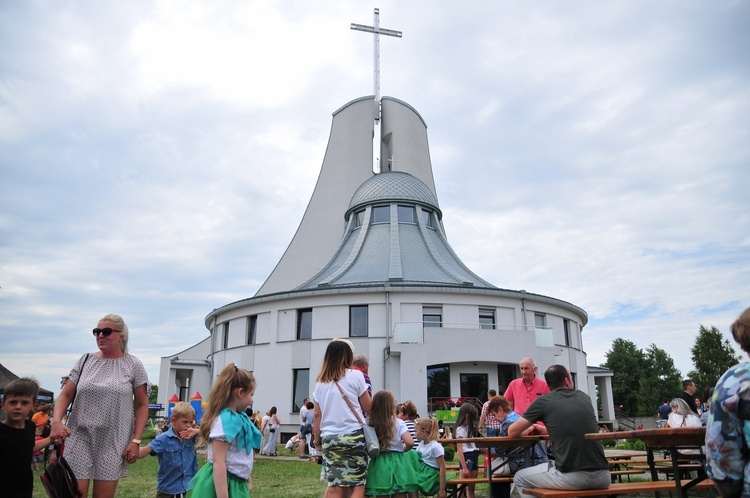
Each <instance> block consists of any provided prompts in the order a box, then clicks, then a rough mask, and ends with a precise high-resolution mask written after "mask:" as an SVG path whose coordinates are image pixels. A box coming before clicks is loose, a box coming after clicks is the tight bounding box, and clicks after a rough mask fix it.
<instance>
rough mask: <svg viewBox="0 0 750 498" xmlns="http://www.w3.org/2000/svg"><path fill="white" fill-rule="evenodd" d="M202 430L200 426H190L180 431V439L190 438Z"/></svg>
mask: <svg viewBox="0 0 750 498" xmlns="http://www.w3.org/2000/svg"><path fill="white" fill-rule="evenodd" d="M199 432H200V427H189V428H187V429H185V430H184V431H182V432H180V439H190V438H192V437H195V436H196V435H197V434H198V433H199Z"/></svg>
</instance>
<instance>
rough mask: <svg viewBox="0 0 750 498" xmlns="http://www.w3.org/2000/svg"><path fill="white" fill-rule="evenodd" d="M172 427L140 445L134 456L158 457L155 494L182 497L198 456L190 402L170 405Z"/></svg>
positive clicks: (193, 416)
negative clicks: (147, 442) (144, 444)
mask: <svg viewBox="0 0 750 498" xmlns="http://www.w3.org/2000/svg"><path fill="white" fill-rule="evenodd" d="M171 420H172V427H170V428H169V430H167V431H166V432H164V433H162V434H160V435H159V436H158V437H157V438H156V439H154V440H153V441H151V442H150V443H149V444H148V446H143V447H141V449H140V451H139V453H138V458H143V457H145V456H146V455H154V456H156V457H158V458H159V470H158V472H157V474H156V497H157V498H167V497H169V498H172V497H174V496H184V494H186V493H187V486H188V484H189V483H190V480H191V479H192V478H193V476H194V475H195V474H196V473H197V472H198V457H197V456H196V453H195V442H196V437H195V436H196V435H197V434H198V430H199V429H198V426H196V425H195V409H194V408H193V407H192V406H190V403H186V402H184V401H181V402H179V403H177V404H176V405H174V408H172V416H171Z"/></svg>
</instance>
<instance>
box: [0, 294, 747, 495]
mask: <svg viewBox="0 0 750 498" xmlns="http://www.w3.org/2000/svg"><path fill="white" fill-rule="evenodd" d="M731 331H732V334H733V336H734V338H735V340H736V341H737V342H738V343H739V344H740V346H741V347H742V349H743V350H744V351H745V352H746V353H750V308H748V309H747V310H745V311H744V312H743V313H742V314H741V315H740V317H739V318H738V319H737V320H736V321H735V323H733V324H732V327H731ZM93 335H94V336H95V338H96V345H97V348H98V351H97V352H96V353H89V354H85V355H83V356H81V357H80V358H79V360H78V361H77V362H76V363H75V365H74V366H73V369H72V370H71V372H70V374H69V375H68V376H67V377H66V378H65V379H64V381H63V388H62V391H61V393H60V395H59V397H58V399H57V403H55V405H54V408H51V407H50V406H49V405H44V404H41V405H37V404H36V398H37V394H38V391H39V384H38V382H36V381H35V380H34V379H32V378H22V379H17V380H14V381H11V382H10V383H8V384H7V385H6V387H5V392H4V399H3V406H2V409H3V411H4V412H5V415H6V417H5V420H3V422H2V423H1V424H0V480H2V482H3V483H4V486H5V487H4V492H6V491H7V492H8V493H10V494H9V496H17V497H20V498H28V497H31V496H32V491H33V471H37V470H40V465H41V466H43V465H44V463H45V453H44V452H45V451H47V450H48V449H49V448H51V447H52V448H54V447H55V446H57V447H58V448H60V451H62V449H63V448H64V449H65V458H66V459H67V460H68V462H69V464H70V466H71V468H72V470H73V472H74V473H75V475H76V477H77V478H78V483H79V487H80V490H81V492H82V494H83V496H88V493H89V489H91V490H92V493H93V496H94V497H96V498H111V497H114V496H115V494H116V490H117V485H118V482H119V480H120V479H121V478H122V477H125V476H127V467H128V465H129V464H132V463H134V462H135V461H137V460H138V459H140V458H144V457H146V456H148V455H153V456H156V457H158V459H159V469H158V473H157V490H156V491H157V497H158V498H164V497H175V496H180V497H184V496H187V497H196V498H197V497H201V498H202V497H217V498H226V497H232V498H243V497H247V498H249V497H250V494H251V493H252V489H253V482H252V477H251V475H252V470H253V465H254V459H255V454H256V452H259V453H260V454H262V455H268V456H272V457H273V456H276V455H277V453H276V451H277V450H276V448H277V446H278V436H279V434H280V428H281V420H280V419H279V417H278V416H277V408H276V407H275V406H273V407H271V408H270V409H269V410H268V411H267V412H266V415H265V416H263V417H260V414H259V413H258V412H257V411H253V410H252V405H253V396H254V394H255V388H256V382H255V378H254V377H253V375H252V374H251V373H250V372H248V371H246V370H244V369H242V368H240V367H238V366H237V365H235V364H228V365H226V366H225V367H224V368H223V369H222V370H221V372H220V373H219V376H218V377H217V379H216V380H215V382H214V383H213V386H212V388H211V391H210V394H209V397H208V401H207V405H206V409H205V411H204V413H203V414H202V421H201V423H200V425H198V424H196V412H195V409H194V408H193V407H192V406H191V405H190V404H189V403H185V402H179V403H177V404H176V405H175V406H174V407H173V408H172V410H171V416H170V420H169V423H165V425H164V426H163V427H160V428H159V430H158V431H157V434H156V437H155V438H154V439H153V440H152V441H151V442H150V443H149V444H148V445H145V446H141V439H142V435H143V431H144V428H145V427H146V421H147V414H148V401H147V400H148V392H149V389H150V385H149V382H148V378H147V376H146V372H145V369H144V368H143V365H142V364H141V362H140V361H139V360H138V359H137V358H135V357H134V356H132V355H130V354H129V353H128V352H127V344H128V327H127V325H126V324H125V322H124V320H123V319H122V318H121V317H120V316H118V315H106V316H104V317H102V319H101V320H99V322H98V323H97V326H96V328H94V329H93ZM519 368H520V371H521V373H522V376H521V378H519V379H516V380H514V381H512V382H511V383H510V384H509V385H508V387H507V389H506V390H505V392H504V394H503V395H498V394H497V392H496V391H494V390H490V391H489V392H488V400H487V402H486V403H484V405H483V406H482V408H481V411H479V410H477V407H476V406H475V405H474V404H472V403H465V404H463V405H461V407H460V408H459V410H458V417H457V419H456V421H455V426H454V433H453V434H451V430H450V428H449V427H447V426H445V425H443V424H441V423H439V422H438V420H437V419H435V418H420V417H419V416H418V414H417V410H416V406H415V405H414V403H412V402H411V401H405V402H403V403H401V404H398V403H397V400H396V398H395V397H394V395H393V393H392V392H390V391H387V390H380V391H375V392H374V394H373V387H372V383H371V381H370V378H369V376H368V375H367V358H366V357H364V356H363V355H356V356H355V354H354V346H353V345H352V343H351V342H350V341H348V340H346V339H334V340H333V341H331V342H330V343H329V344H328V347H327V349H326V352H325V354H324V357H323V362H322V367H321V370H320V372H319V373H318V376H317V378H316V382H315V387H314V390H313V393H312V395H311V396H312V398H311V399H307V398H306V399H305V400H304V401H303V402H302V405H301V406H300V414H299V416H300V419H299V432H298V433H297V434H296V435H294V436H293V437H292V439H290V441H289V443H291V444H289V443H287V447H288V448H290V449H291V450H292V451H295V449H296V450H297V451H299V457H300V458H301V459H305V458H310V459H312V460H316V461H319V462H321V463H322V464H323V465H322V479H323V480H324V481H325V482H326V483H327V489H326V492H325V497H326V498H337V497H353V498H357V497H364V496H392V497H396V498H413V497H416V496H417V495H418V494H423V495H430V496H432V495H436V496H438V497H439V498H443V497H445V496H446V465H445V450H444V447H443V444H442V443H443V442H445V441H446V440H447V442H448V444H455V445H456V448H457V454H458V460H459V469H460V470H459V471H460V475H461V476H462V477H466V478H470V477H476V475H477V472H478V469H479V464H478V461H479V458H478V457H479V452H478V450H477V448H476V446H475V445H474V444H472V442H471V441H466V442H465V443H462V442H461V441H460V440H461V439H469V438H475V437H479V436H481V435H482V434H484V435H486V436H489V437H492V436H510V437H518V436H522V435H529V434H543V435H547V436H548V439H549V443H547V442H540V443H539V444H537V445H536V446H535V447H534V448H533V465H531V466H526V462H525V461H524V459H523V458H521V457H519V458H513V459H510V460H507V459H498V460H500V461H501V462H502V464H503V465H507V466H508V470H507V473H508V474H514V480H513V483H514V487H513V491H512V493H513V494H514V496H526V495H525V494H524V490H525V489H527V488H530V487H542V488H556V489H570V490H576V489H605V488H608V487H609V485H610V482H611V476H610V470H609V463H608V462H607V460H606V458H605V455H604V450H603V448H602V446H601V444H600V443H599V442H598V441H595V440H589V439H586V438H585V437H584V435H585V434H588V433H593V432H598V431H600V430H601V428H600V426H599V425H597V418H596V416H595V413H594V411H593V407H592V405H591V400H590V398H589V397H588V395H586V394H585V393H583V392H582V391H579V390H577V389H575V385H574V382H573V377H572V376H571V374H570V371H568V369H567V368H566V367H565V366H563V365H552V366H550V367H549V368H548V369H547V370H546V371H545V372H544V379H542V378H539V377H537V367H536V365H535V364H534V362H533V360H531V359H530V358H525V359H523V360H521V362H520V364H519ZM683 389H684V392H683V395H682V396H681V397H677V398H674V399H672V400H671V401H670V400H669V399H664V400H663V403H662V405H661V406H659V408H658V413H657V417H658V419H659V420H660V422H663V426H664V427H669V428H682V427H699V426H701V425H706V427H707V430H706V448H705V451H706V457H707V459H706V468H707V472H708V475H709V476H710V477H711V478H712V479H713V480H714V482H715V483H716V487H717V489H718V490H719V492H720V493H721V495H722V496H750V457H748V452H747V450H746V448H747V441H748V440H750V434H748V433H747V430H748V429H747V427H748V426H750V423H749V422H748V421H750V363H741V364H739V365H736V366H734V367H732V368H730V369H729V370H728V371H727V372H726V373H725V374H724V375H723V376H722V377H721V378H720V380H719V382H718V383H717V385H716V388H715V389H709V390H707V391H706V392H705V394H704V399H706V403H702V402H701V400H700V399H699V398H696V397H695V396H694V394H695V391H696V387H695V384H694V383H693V382H692V381H690V380H686V381H685V382H684V383H683ZM32 413H33V416H32ZM573 420H574V421H575V423H571V421H573ZM364 426H370V427H372V428H373V429H374V432H375V434H376V437H377V440H378V443H379V446H380V453H379V454H378V455H377V456H374V457H372V458H371V457H370V455H368V445H367V439H366V436H365V431H364ZM548 444H549V446H548ZM295 445H296V446H295ZM200 446H203V447H205V448H206V464H205V465H203V466H202V467H201V468H200V469H199V465H198V459H197V455H196V448H198V447H200ZM306 448H309V457H308V454H306ZM490 451H495V450H494V449H491V450H490ZM550 454H553V456H554V458H553V459H550V458H549V456H550ZM30 463H31V464H30ZM490 471H491V472H495V471H496V469H495V468H492V469H490ZM466 490H467V496H468V498H473V497H474V489H473V487H472V486H467V488H466ZM492 495H493V497H496V496H507V495H508V490H507V489H502V488H498V489H495V488H494V487H493V489H492Z"/></svg>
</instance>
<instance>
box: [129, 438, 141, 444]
mask: <svg viewBox="0 0 750 498" xmlns="http://www.w3.org/2000/svg"><path fill="white" fill-rule="evenodd" d="M130 442H131V443H135V444H141V440H140V439H132V440H131V441H130Z"/></svg>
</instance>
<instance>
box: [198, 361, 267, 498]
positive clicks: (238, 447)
mask: <svg viewBox="0 0 750 498" xmlns="http://www.w3.org/2000/svg"><path fill="white" fill-rule="evenodd" d="M253 394H255V378H254V377H253V374H251V373H250V372H248V371H247V370H243V369H241V368H239V367H237V365H235V364H234V363H230V364H228V365H227V366H225V367H224V369H223V370H222V371H221V373H220V374H219V377H218V378H217V379H216V381H215V382H214V385H213V387H212V388H211V394H209V395H208V404H207V407H206V411H205V412H204V413H203V418H202V419H201V428H200V437H201V441H202V442H205V443H208V449H207V451H206V464H205V465H204V466H203V467H202V468H201V469H200V470H199V471H198V473H197V474H196V475H195V477H193V479H192V480H191V481H190V485H189V486H188V497H195V498H227V497H228V498H250V494H251V493H252V491H253V481H252V479H251V478H250V473H251V472H252V470H253V461H254V452H253V449H259V448H260V431H259V430H258V428H257V427H256V426H255V424H254V423H252V421H250V417H248V416H247V414H246V413H245V409H247V407H248V406H250V405H251V404H252V403H253Z"/></svg>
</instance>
